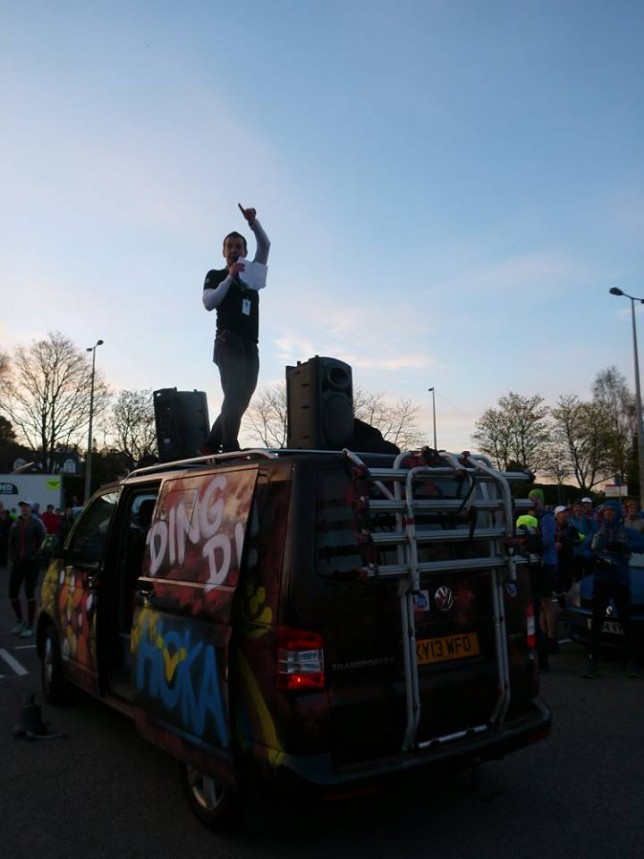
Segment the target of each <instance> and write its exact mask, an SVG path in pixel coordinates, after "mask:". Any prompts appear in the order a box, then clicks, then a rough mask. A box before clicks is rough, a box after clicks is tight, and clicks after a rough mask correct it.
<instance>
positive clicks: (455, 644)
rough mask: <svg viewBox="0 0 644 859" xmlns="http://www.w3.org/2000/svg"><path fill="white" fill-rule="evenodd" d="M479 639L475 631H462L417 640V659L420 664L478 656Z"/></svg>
mask: <svg viewBox="0 0 644 859" xmlns="http://www.w3.org/2000/svg"><path fill="white" fill-rule="evenodd" d="M478 653H479V639H478V635H477V634H476V633H475V632H461V633H459V634H458V635H445V636H443V637H442V638H423V639H421V640H420V641H417V642H416V661H417V662H418V664H419V665H430V664H432V663H434V662H448V661H449V660H451V659H466V658H467V657H468V656H478Z"/></svg>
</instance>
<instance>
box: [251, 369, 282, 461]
mask: <svg viewBox="0 0 644 859" xmlns="http://www.w3.org/2000/svg"><path fill="white" fill-rule="evenodd" d="M244 424H245V426H246V428H247V429H248V431H249V434H250V436H251V438H253V439H255V440H256V441H257V442H258V444H260V445H261V446H262V447H267V448H270V449H275V448H282V447H286V438H287V432H288V420H287V408H286V382H277V383H276V384H274V385H272V386H271V387H270V388H265V389H264V390H263V391H260V393H259V394H258V395H257V396H256V397H255V398H254V399H253V402H252V404H251V406H250V408H249V409H248V411H247V412H246V415H245V417H244Z"/></svg>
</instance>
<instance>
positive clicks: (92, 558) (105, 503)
mask: <svg viewBox="0 0 644 859" xmlns="http://www.w3.org/2000/svg"><path fill="white" fill-rule="evenodd" d="M118 499H119V491H118V490H112V491H110V492H106V493H105V494H103V495H100V496H99V497H98V498H95V499H94V500H93V501H92V502H91V504H90V505H89V507H86V508H85V510H83V511H82V513H81V514H80V516H79V519H78V522H77V523H76V527H75V528H74V531H73V533H72V535H71V542H70V544H69V550H70V552H71V561H72V563H74V564H77V565H84V564H90V565H96V564H100V563H101V561H102V560H103V557H104V555H105V546H106V544H107V534H108V531H109V528H110V524H111V522H112V519H113V517H114V511H115V510H116V505H117V502H118Z"/></svg>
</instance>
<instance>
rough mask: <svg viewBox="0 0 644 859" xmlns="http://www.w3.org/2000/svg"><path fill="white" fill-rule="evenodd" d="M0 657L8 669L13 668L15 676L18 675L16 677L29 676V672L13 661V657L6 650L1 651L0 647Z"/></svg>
mask: <svg viewBox="0 0 644 859" xmlns="http://www.w3.org/2000/svg"><path fill="white" fill-rule="evenodd" d="M0 657H2V658H3V659H4V661H5V662H6V663H7V665H8V666H9V667H10V668H13V670H14V671H15V672H16V674H18V675H23V674H29V672H28V671H27V669H26V668H25V667H24V665H21V664H20V663H19V662H18V660H17V659H14V658H13V656H12V655H11V654H10V653H9V652H8V651H7V650H3V649H2V648H1V647H0Z"/></svg>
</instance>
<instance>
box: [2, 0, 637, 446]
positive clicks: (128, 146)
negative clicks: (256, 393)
mask: <svg viewBox="0 0 644 859" xmlns="http://www.w3.org/2000/svg"><path fill="white" fill-rule="evenodd" d="M0 11H1V13H2V22H3V23H2V28H1V29H0V98H1V107H2V117H3V119H2V126H3V130H2V134H1V135H0V187H1V188H2V200H3V201H4V205H3V206H2V208H1V210H0V253H1V259H2V272H1V274H0V279H1V280H0V282H1V284H2V287H1V289H2V297H3V302H2V305H3V309H2V312H1V314H0V346H1V347H2V348H4V349H8V350H10V349H11V348H12V347H13V346H14V345H16V344H18V343H29V342H30V341H32V340H36V339H40V338H42V337H45V336H46V334H47V332H48V331H61V332H62V333H63V334H65V335H66V336H68V337H70V338H71V339H72V340H73V341H74V342H75V343H76V344H77V345H78V347H79V348H85V347H87V346H92V345H93V344H94V343H95V342H96V340H97V339H98V338H102V339H103V340H104V341H105V344H104V345H103V346H102V347H100V349H99V350H98V351H97V367H98V368H99V369H100V371H101V372H102V373H103V374H104V376H105V378H106V380H107V381H108V382H109V383H110V384H111V386H112V387H113V388H114V389H115V390H117V391H118V390H120V389H122V388H127V389H130V390H134V389H142V388H152V389H158V388H163V387H177V388H179V389H183V390H192V389H198V390H205V391H206V392H207V394H208V400H209V407H210V413H211V417H212V418H214V416H215V415H216V413H217V411H218V405H219V402H220V388H219V380H218V375H217V372H216V368H215V367H214V365H213V364H212V363H211V357H212V337H213V331H214V324H215V318H214V314H209V313H207V312H206V311H205V310H204V309H203V307H202V304H201V290H202V286H203V278H204V275H205V272H206V271H207V270H208V269H209V268H213V267H217V268H219V267H222V265H223V260H222V257H221V239H222V237H223V236H224V234H225V233H227V232H228V231H229V230H231V229H239V230H240V231H242V232H244V227H245V226H246V225H245V223H244V222H243V221H242V219H241V216H240V214H239V212H238V210H237V202H238V201H239V202H241V203H242V204H244V205H246V206H255V207H256V208H257V211H258V216H259V218H260V220H261V222H262V224H263V225H264V227H265V229H266V231H267V232H268V234H269V236H270V238H271V240H272V248H271V257H270V261H269V284H268V288H267V289H266V291H265V292H264V293H262V301H261V330H260V355H261V362H262V369H261V373H260V380H259V387H260V388H262V387H265V386H267V385H271V384H273V383H274V382H275V381H278V380H281V379H283V378H284V367H285V365H287V364H293V363H295V362H296V361H298V360H301V361H305V360H307V359H308V358H309V357H311V356H313V355H316V354H318V355H331V356H335V357H337V358H341V359H343V360H345V361H348V362H349V363H350V364H351V365H352V367H353V373H354V382H355V383H356V384H359V385H360V386H361V387H363V388H364V389H366V390H369V391H374V392H382V393H384V394H385V395H386V396H387V398H389V399H390V400H391V401H392V402H395V401H397V400H399V399H402V398H406V399H411V400H412V401H413V403H414V404H417V405H418V406H419V408H420V423H421V425H422V426H423V427H425V428H426V433H427V439H428V441H431V433H432V411H431V406H432V404H431V394H429V393H428V388H430V387H432V386H434V387H435V389H436V410H437V425H438V442H439V446H441V447H446V448H449V449H453V450H461V449H463V448H467V447H470V446H472V440H471V433H472V432H473V431H474V429H475V427H474V424H475V421H476V420H477V418H479V417H480V415H481V414H482V412H483V411H484V410H485V409H486V408H488V407H490V406H495V405H496V403H497V400H498V398H499V397H500V396H503V395H504V394H506V393H507V392H508V391H510V390H513V391H517V392H519V393H521V394H525V395H529V396H531V395H533V394H541V395H542V396H544V397H545V399H546V401H547V402H548V403H550V404H554V403H555V402H556V400H557V398H558V397H559V395H561V394H570V393H576V394H578V395H579V396H580V397H582V398H588V397H590V391H591V385H592V382H593V379H594V378H595V375H596V374H597V372H598V371H600V370H601V369H603V368H605V367H607V366H609V365H611V364H614V365H616V366H617V367H618V368H619V369H620V370H621V371H622V372H623V373H624V375H625V376H626V378H627V379H628V381H629V384H632V379H633V363H632V360H633V359H632V354H633V353H632V342H631V328H630V304H629V302H628V301H627V300H626V299H623V298H622V299H617V298H615V297H613V296H610V295H609V293H608V290H609V288H610V287H611V286H614V285H616V286H619V287H620V288H622V289H623V290H624V291H625V292H627V293H631V294H633V295H642V296H644V242H643V241H642V236H643V234H644V4H642V3H641V2H638V0H632V2H630V0H568V2H566V0H542V2H536V0H532V2H527V0H514V2H510V0H508V2H505V0H498V2H495V0H462V2H459V0H444V2H442V0H436V2H435V0H323V1H322V0H270V2H269V0H239V2H234V3H233V2H229V3H224V2H219V0H208V2H197V0H183V2H170V0H157V2H151V0H141V1H140V2H120V0H116V2H114V0H112V2H92V0H84V2H72V0H57V2H53V0H48V2H35V0H22V2H21V3H19V4H17V3H13V2H9V0H0ZM246 233H247V234H248V231H247V230H246ZM642 324H644V319H640V326H641V325H642ZM640 351H642V350H640Z"/></svg>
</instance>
